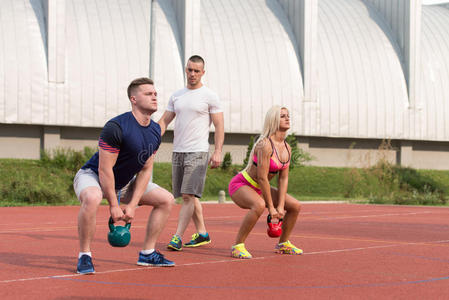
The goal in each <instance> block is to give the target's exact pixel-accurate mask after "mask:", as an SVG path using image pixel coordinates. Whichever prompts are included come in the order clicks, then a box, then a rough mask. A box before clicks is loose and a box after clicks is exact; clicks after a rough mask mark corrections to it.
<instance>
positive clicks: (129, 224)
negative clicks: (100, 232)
mask: <svg viewBox="0 0 449 300" xmlns="http://www.w3.org/2000/svg"><path fill="white" fill-rule="evenodd" d="M108 223H109V231H110V232H113V231H114V230H115V226H114V219H112V216H110V217H109V222H108ZM125 227H126V229H130V228H131V223H126V224H125Z"/></svg>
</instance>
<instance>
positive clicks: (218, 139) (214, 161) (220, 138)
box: [209, 112, 224, 168]
mask: <svg viewBox="0 0 449 300" xmlns="http://www.w3.org/2000/svg"><path fill="white" fill-rule="evenodd" d="M210 117H211V119H212V123H214V127H215V134H214V142H215V150H214V153H213V154H212V157H211V158H210V160H209V163H210V164H211V166H212V168H217V167H219V166H220V164H221V151H222V149H223V143H224V118H223V113H222V112H220V113H215V114H210Z"/></svg>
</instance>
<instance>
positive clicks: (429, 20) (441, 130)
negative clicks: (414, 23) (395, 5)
mask: <svg viewBox="0 0 449 300" xmlns="http://www.w3.org/2000/svg"><path fill="white" fill-rule="evenodd" d="M448 8H449V6H446V7H443V6H425V7H423V19H422V26H421V28H422V35H421V41H422V43H421V47H422V48H421V66H422V67H421V84H422V88H421V99H422V103H421V105H420V108H421V109H422V110H423V114H424V116H423V123H422V126H421V136H422V137H423V138H425V139H432V140H447V139H449V9H448Z"/></svg>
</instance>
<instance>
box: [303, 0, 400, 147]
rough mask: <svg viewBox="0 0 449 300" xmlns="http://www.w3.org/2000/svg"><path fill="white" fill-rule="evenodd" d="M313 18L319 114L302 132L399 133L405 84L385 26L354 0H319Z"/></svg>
mask: <svg viewBox="0 0 449 300" xmlns="http://www.w3.org/2000/svg"><path fill="white" fill-rule="evenodd" d="M318 16H319V23H318V28H319V29H318V41H319V46H318V51H319V59H318V61H319V83H318V85H319V101H318V103H317V104H316V108H315V109H316V110H318V113H317V114H318V115H319V117H316V118H314V119H312V120H310V122H311V124H310V125H309V126H305V129H306V130H305V131H304V132H303V134H307V135H318V136H345V137H349V136H351V137H371V138H385V137H395V138H400V137H403V136H402V135H403V131H404V126H403V125H404V123H403V112H404V109H405V107H406V105H407V103H408V98H407V88H406V82H405V78H404V74H403V72H402V67H401V63H400V61H401V59H400V57H398V55H397V51H396V49H395V47H397V45H395V44H394V43H392V41H394V39H393V38H392V33H391V31H390V32H388V31H384V30H382V29H388V26H386V24H385V22H384V21H383V19H382V18H381V17H380V15H378V14H377V11H376V10H374V9H372V8H371V7H370V6H366V5H364V4H363V3H362V2H361V1H357V0H346V1H342V0H339V1H336V0H320V1H319V11H318Z"/></svg>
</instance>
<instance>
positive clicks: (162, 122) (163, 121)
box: [158, 110, 176, 136]
mask: <svg viewBox="0 0 449 300" xmlns="http://www.w3.org/2000/svg"><path fill="white" fill-rule="evenodd" d="M175 116H176V113H175V112H173V111H168V110H166V111H165V112H164V114H163V115H162V117H161V118H160V119H159V121H158V123H159V126H161V136H162V135H164V133H165V130H166V129H167V127H168V124H170V122H171V121H173V119H174V118H175Z"/></svg>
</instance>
